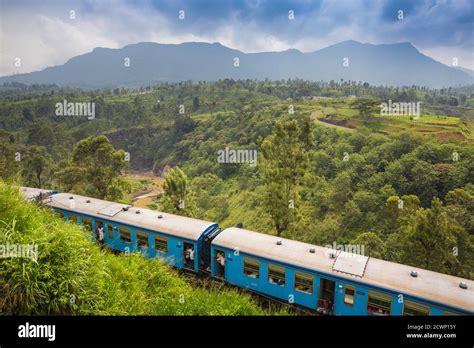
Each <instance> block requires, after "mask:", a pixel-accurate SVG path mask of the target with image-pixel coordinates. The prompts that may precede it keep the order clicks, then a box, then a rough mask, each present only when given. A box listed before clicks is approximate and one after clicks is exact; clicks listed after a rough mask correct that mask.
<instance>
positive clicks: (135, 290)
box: [0, 181, 284, 315]
mask: <svg viewBox="0 0 474 348" xmlns="http://www.w3.org/2000/svg"><path fill="white" fill-rule="evenodd" d="M7 243H9V244H10V245H13V244H28V245H38V257H37V260H36V261H35V260H32V259H29V258H5V259H1V260H0V263H1V267H0V314H3V315H266V314H273V313H270V312H268V311H264V310H263V309H261V308H260V307H258V306H257V305H256V303H255V302H254V301H253V300H252V299H251V298H250V297H249V296H248V295H245V294H241V293H240V292H239V291H237V290H219V291H208V290H203V289H195V288H193V287H192V286H191V285H190V284H189V282H187V281H186V280H185V279H184V278H182V277H180V276H179V275H178V274H177V273H176V271H174V270H173V269H171V268H170V267H169V266H167V265H165V264H163V263H162V262H161V261H159V260H156V259H154V260H151V259H146V258H143V257H141V256H140V255H139V254H131V255H128V256H127V255H125V254H120V255H114V254H112V253H110V252H108V251H107V250H101V249H100V248H99V246H98V245H96V244H95V243H94V242H93V241H92V240H91V239H90V238H89V235H88V234H87V233H85V232H83V231H82V230H81V228H80V227H79V226H77V225H74V224H71V223H69V222H66V221H63V220H62V219H60V218H58V217H57V216H56V215H55V214H54V213H53V212H52V211H51V210H49V208H40V207H38V206H36V205H35V204H32V203H27V202H25V201H24V200H23V198H22V197H20V194H19V192H18V189H17V188H16V187H14V186H11V185H7V184H6V183H4V182H3V181H0V245H6V244H7ZM278 314H284V313H280V312H279V313H278Z"/></svg>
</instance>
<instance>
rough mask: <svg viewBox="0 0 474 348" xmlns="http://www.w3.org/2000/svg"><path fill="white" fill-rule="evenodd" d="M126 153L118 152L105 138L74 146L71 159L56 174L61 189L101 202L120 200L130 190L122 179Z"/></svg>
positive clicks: (92, 139)
mask: <svg viewBox="0 0 474 348" xmlns="http://www.w3.org/2000/svg"><path fill="white" fill-rule="evenodd" d="M126 165H127V162H126V160H125V152H124V151H123V150H115V149H114V147H113V145H112V144H111V143H110V141H109V139H108V138H107V137H106V136H104V135H101V136H91V137H88V138H86V139H83V140H81V141H79V142H78V143H77V144H75V145H74V148H73V151H72V158H71V159H70V160H69V161H68V162H66V163H65V167H64V168H63V169H61V170H60V171H59V172H58V173H57V175H58V179H59V180H60V181H59V184H60V186H62V187H66V188H67V189H70V190H71V191H72V192H76V193H80V194H86V195H88V196H92V197H96V198H99V199H110V200H118V199H120V198H121V197H122V195H123V190H125V189H126V188H127V184H126V182H125V181H124V180H123V179H122V178H121V177H120V175H121V171H122V170H123V169H124V168H125V167H126Z"/></svg>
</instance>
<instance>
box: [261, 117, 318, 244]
mask: <svg viewBox="0 0 474 348" xmlns="http://www.w3.org/2000/svg"><path fill="white" fill-rule="evenodd" d="M305 132H306V130H305V128H304V127H301V126H300V125H299V124H298V122H297V121H294V120H293V121H288V122H277V124H276V125H275V129H274V131H273V133H272V134H271V135H269V136H268V137H267V138H265V140H264V141H263V142H262V145H261V149H262V153H263V157H264V161H263V166H262V172H263V180H264V182H265V198H264V200H265V209H266V210H267V212H268V213H269V214H270V215H271V217H272V219H273V222H274V225H275V228H276V231H277V235H278V236H280V235H281V234H282V232H283V231H285V230H286V229H287V228H288V226H289V225H290V223H291V222H292V221H294V218H295V205H296V204H297V201H298V199H299V192H298V190H299V186H300V185H301V184H302V180H303V176H304V173H305V171H306V169H307V168H308V167H309V157H308V153H307V151H306V150H305V147H306V143H305V142H304V141H302V139H305V138H307V137H308V136H307V135H306V134H305Z"/></svg>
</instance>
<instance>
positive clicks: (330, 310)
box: [317, 278, 336, 315]
mask: <svg viewBox="0 0 474 348" xmlns="http://www.w3.org/2000/svg"><path fill="white" fill-rule="evenodd" d="M335 288H336V283H335V282H333V281H332V280H329V279H324V278H321V280H320V283H319V300H318V308H317V311H318V313H321V314H323V315H333V314H334V291H335Z"/></svg>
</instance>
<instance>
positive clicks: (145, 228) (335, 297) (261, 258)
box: [21, 187, 474, 316]
mask: <svg viewBox="0 0 474 348" xmlns="http://www.w3.org/2000/svg"><path fill="white" fill-rule="evenodd" d="M21 190H22V193H23V194H24V196H25V197H26V198H27V199H30V200H33V199H38V197H39V199H40V200H42V202H43V203H44V204H46V205H48V206H49V207H51V208H52V209H53V210H54V211H56V212H57V213H58V214H59V215H60V216H61V217H63V218H64V219H65V220H69V221H72V222H75V223H77V224H80V225H83V226H88V227H89V228H90V230H92V231H96V230H97V229H99V228H100V229H101V231H103V234H104V243H105V244H106V245H107V246H108V247H109V248H111V249H114V250H117V251H123V252H141V253H143V254H144V255H145V256H147V257H150V258H156V257H159V258H162V259H163V260H165V262H167V263H168V264H170V265H172V266H173V267H176V268H179V269H186V270H189V271H191V272H195V273H200V272H203V273H210V275H211V276H212V277H215V278H221V279H224V280H225V281H227V282H229V283H230V284H233V285H236V286H239V287H243V288H246V289H249V290H251V291H253V292H256V293H259V294H262V295H265V296H269V297H271V298H275V299H278V300H280V301H285V302H287V303H292V304H295V305H298V306H302V307H305V308H308V309H311V310H314V311H315V312H317V313H321V314H327V315H380V316H386V315H473V314H474V282H473V281H472V280H468V279H460V278H459V277H455V276H450V275H446V274H441V273H437V272H433V271H428V270H425V269H420V268H415V267H411V266H406V265H401V264H397V263H393V262H388V261H384V260H380V259H375V258H369V257H366V256H363V255H357V254H353V253H349V252H345V251H341V250H334V249H328V248H323V247H320V246H315V245H310V244H306V243H301V242H298V241H294V240H289V239H284V238H277V237H275V236H272V235H267V234H262V233H257V232H253V231H249V230H245V229H241V228H234V227H232V228H227V229H224V230H222V229H220V228H219V226H218V225H217V224H216V223H212V222H208V221H202V220H197V219H192V218H188V217H183V216H177V215H173V214H167V213H161V212H157V211H153V210H149V209H141V208H140V209H139V208H135V207H130V206H127V205H124V204H119V203H114V202H108V201H104V200H99V199H95V198H90V197H84V196H80V195H75V194H69V193H57V192H53V191H48V190H41V189H35V188H26V187H24V188H22V189H21Z"/></svg>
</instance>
